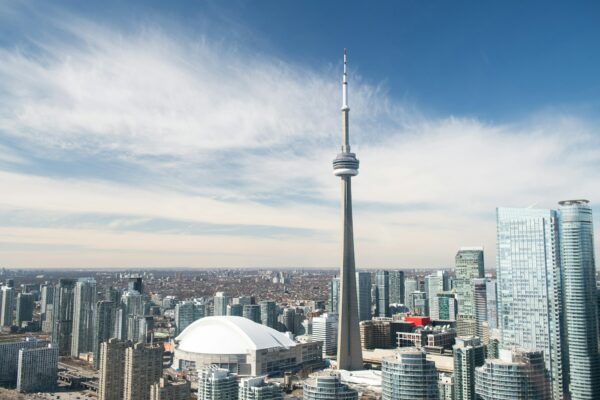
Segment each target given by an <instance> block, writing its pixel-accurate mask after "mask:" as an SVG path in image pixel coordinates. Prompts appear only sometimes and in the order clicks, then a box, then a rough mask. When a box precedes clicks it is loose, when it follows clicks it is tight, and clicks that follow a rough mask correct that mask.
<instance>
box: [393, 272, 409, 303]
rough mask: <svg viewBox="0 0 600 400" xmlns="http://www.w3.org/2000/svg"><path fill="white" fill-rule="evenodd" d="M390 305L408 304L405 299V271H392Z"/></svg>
mask: <svg viewBox="0 0 600 400" xmlns="http://www.w3.org/2000/svg"><path fill="white" fill-rule="evenodd" d="M390 304H406V300H405V299H404V271H399V270H393V271H390Z"/></svg>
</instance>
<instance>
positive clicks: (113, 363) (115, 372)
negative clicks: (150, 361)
mask: <svg viewBox="0 0 600 400" xmlns="http://www.w3.org/2000/svg"><path fill="white" fill-rule="evenodd" d="M129 346H130V343H127V342H123V341H120V340H118V339H115V338H112V339H109V340H108V341H107V342H104V343H102V344H101V346H100V373H99V375H100V380H99V382H98V400H123V395H124V388H125V387H124V382H125V350H127V348H128V347H129Z"/></svg>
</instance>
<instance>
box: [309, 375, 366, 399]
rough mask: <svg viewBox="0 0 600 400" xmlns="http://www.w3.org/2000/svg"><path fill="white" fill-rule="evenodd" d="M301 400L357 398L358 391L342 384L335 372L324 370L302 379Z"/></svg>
mask: <svg viewBox="0 0 600 400" xmlns="http://www.w3.org/2000/svg"><path fill="white" fill-rule="evenodd" d="M303 392H304V394H303V400H358V392H357V391H356V390H354V389H351V388H349V387H348V385H346V384H343V383H342V382H341V379H340V375H339V373H337V372H332V371H324V372H320V373H317V374H313V375H311V377H310V378H309V379H307V380H305V381H304V385H303Z"/></svg>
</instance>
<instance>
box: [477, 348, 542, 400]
mask: <svg viewBox="0 0 600 400" xmlns="http://www.w3.org/2000/svg"><path fill="white" fill-rule="evenodd" d="M475 393H477V396H479V397H478V398H479V399H481V400H507V399H527V400H549V399H550V398H551V391H550V386H549V384H548V376H547V373H546V370H545V367H544V355H543V353H542V352H541V351H524V350H519V349H515V350H512V351H511V350H501V351H500V358H497V359H487V360H486V361H485V364H484V365H482V366H481V367H478V368H476V370H475Z"/></svg>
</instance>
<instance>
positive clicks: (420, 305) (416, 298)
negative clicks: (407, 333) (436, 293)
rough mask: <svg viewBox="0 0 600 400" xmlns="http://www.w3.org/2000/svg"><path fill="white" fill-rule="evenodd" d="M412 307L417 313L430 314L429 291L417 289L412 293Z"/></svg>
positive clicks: (413, 311) (414, 312)
mask: <svg viewBox="0 0 600 400" xmlns="http://www.w3.org/2000/svg"><path fill="white" fill-rule="evenodd" d="M410 309H411V311H412V313H413V314H415V315H422V316H429V301H427V293H425V292H422V291H420V290H415V291H413V292H412V293H411V294H410Z"/></svg>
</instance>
